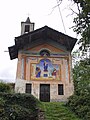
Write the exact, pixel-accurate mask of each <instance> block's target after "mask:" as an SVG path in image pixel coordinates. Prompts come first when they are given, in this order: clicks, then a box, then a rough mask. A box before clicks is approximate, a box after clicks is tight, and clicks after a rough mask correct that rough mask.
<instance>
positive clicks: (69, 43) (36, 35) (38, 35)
mask: <svg viewBox="0 0 90 120" xmlns="http://www.w3.org/2000/svg"><path fill="white" fill-rule="evenodd" d="M49 40H51V41H52V42H56V43H57V44H58V45H60V46H64V47H65V48H66V50H67V51H69V52H71V51H72V49H73V47H74V45H75V43H76V41H77V39H76V38H72V37H70V36H68V35H65V34H63V33H61V32H58V31H56V30H54V29H52V28H50V27H48V26H44V27H42V28H40V29H37V30H34V31H32V32H29V33H27V34H23V35H21V36H18V37H15V45H13V46H10V47H8V49H9V55H10V59H11V60H12V59H15V58H17V57H18V51H19V50H22V49H23V48H25V46H28V45H33V44H34V43H37V45H38V44H40V43H49Z"/></svg>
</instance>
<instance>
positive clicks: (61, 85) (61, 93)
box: [58, 84, 64, 95]
mask: <svg viewBox="0 0 90 120" xmlns="http://www.w3.org/2000/svg"><path fill="white" fill-rule="evenodd" d="M58 95H64V90H63V84H58Z"/></svg>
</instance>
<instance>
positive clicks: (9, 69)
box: [0, 0, 76, 82]
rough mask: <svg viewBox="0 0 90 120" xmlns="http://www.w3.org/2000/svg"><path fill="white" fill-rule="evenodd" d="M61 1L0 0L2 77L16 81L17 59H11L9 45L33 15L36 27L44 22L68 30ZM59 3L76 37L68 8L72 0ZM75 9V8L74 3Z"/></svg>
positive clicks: (68, 26) (12, 43)
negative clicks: (22, 24) (23, 22)
mask: <svg viewBox="0 0 90 120" xmlns="http://www.w3.org/2000/svg"><path fill="white" fill-rule="evenodd" d="M57 1H58V0H0V79H5V80H7V81H10V82H14V81H15V77H16V69H17V59H15V60H10V57H9V53H8V52H5V51H8V47H9V46H12V45H14V38H15V37H17V36H19V35H20V34H21V22H22V21H26V19H27V17H28V16H29V17H30V20H31V22H34V23H35V29H38V28H41V27H43V26H45V25H47V26H48V27H51V28H53V29H55V30H58V31H60V32H62V33H65V31H64V27H63V24H62V19H61V16H60V13H59V8H58V7H56V6H57ZM63 1H64V2H63V3H62V4H61V5H60V11H61V14H62V18H63V22H64V25H65V29H66V33H65V34H67V35H69V36H71V37H74V38H75V37H76V34H75V33H74V32H73V30H72V29H70V27H72V26H73V22H72V21H73V17H74V16H73V15H71V14H72V12H71V10H70V9H69V5H71V2H70V0H63ZM72 8H73V9H76V8H75V6H74V5H72Z"/></svg>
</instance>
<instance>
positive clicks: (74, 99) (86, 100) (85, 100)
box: [67, 95, 90, 120]
mask: <svg viewBox="0 0 90 120" xmlns="http://www.w3.org/2000/svg"><path fill="white" fill-rule="evenodd" d="M67 104H68V106H69V107H70V109H71V110H72V111H74V112H75V113H76V114H77V115H78V116H79V117H80V118H82V119H83V120H90V95H88V96H87V95H83V96H81V95H80V96H77V95H73V96H71V97H69V101H68V103H67Z"/></svg>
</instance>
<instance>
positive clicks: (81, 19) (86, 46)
mask: <svg viewBox="0 0 90 120" xmlns="http://www.w3.org/2000/svg"><path fill="white" fill-rule="evenodd" d="M73 1H74V3H76V4H77V8H78V11H79V13H77V17H76V18H74V23H75V26H74V31H75V32H76V33H77V34H80V35H81V39H80V40H79V42H78V43H79V44H80V47H79V50H80V51H82V52H83V53H85V52H86V53H87V52H88V51H89V52H90V0H73Z"/></svg>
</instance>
